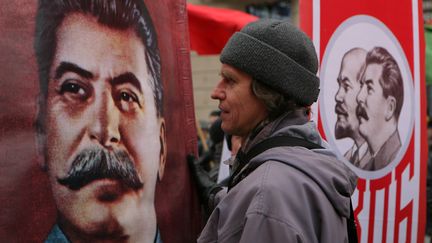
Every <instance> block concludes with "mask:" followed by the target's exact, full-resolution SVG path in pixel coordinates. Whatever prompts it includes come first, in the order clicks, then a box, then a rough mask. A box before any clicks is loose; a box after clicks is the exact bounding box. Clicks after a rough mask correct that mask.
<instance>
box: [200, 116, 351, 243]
mask: <svg viewBox="0 0 432 243" xmlns="http://www.w3.org/2000/svg"><path fill="white" fill-rule="evenodd" d="M302 112H303V111H298V112H292V113H288V114H285V115H283V116H281V117H280V118H279V119H277V120H275V121H273V122H271V123H269V124H267V125H265V127H264V128H262V129H260V131H259V132H258V134H257V135H256V136H254V137H253V138H252V139H249V140H248V141H247V142H246V143H245V145H244V146H243V149H244V152H247V151H248V150H249V149H250V148H251V147H252V146H253V145H255V144H256V143H258V142H260V141H262V140H263V139H265V138H268V137H271V136H279V135H290V136H295V137H299V138H303V139H306V140H308V141H310V142H314V143H316V144H319V145H321V146H322V147H325V148H328V145H327V144H326V143H325V141H324V140H322V138H321V136H320V135H319V133H318V131H317V129H316V125H315V124H314V123H313V122H308V121H307V117H306V116H305V115H303V114H302ZM255 160H259V161H266V162H265V163H263V164H262V165H261V166H259V167H258V168H256V169H255V170H254V171H253V172H252V173H250V174H249V175H248V176H247V177H246V178H244V179H243V180H242V181H240V182H239V183H238V184H237V185H236V186H235V187H233V188H232V189H231V190H230V191H229V192H228V193H227V194H226V195H225V196H224V197H223V199H222V200H221V201H220V202H219V203H218V205H217V207H216V208H215V209H214V211H213V213H212V214H211V216H210V218H209V220H208V221H207V224H206V226H205V227H204V229H203V231H202V233H201V235H200V237H199V239H198V242H222V243H231V242H233V243H234V242H244V243H260V242H262V243H268V242H272V243H277V242H284V243H285V242H288V243H291V242H292V243H295V242H306V243H314V242H321V243H339V242H341V243H342V242H348V237H347V226H346V223H347V219H348V218H349V216H350V195H351V194H352V193H353V191H354V188H355V186H356V179H357V177H356V176H355V174H354V173H353V172H352V171H351V170H350V169H349V168H348V167H347V166H346V165H345V164H343V163H342V162H341V161H339V160H338V159H337V158H336V156H335V155H334V154H333V153H332V152H331V150H329V149H314V150H308V149H306V148H303V147H277V148H272V149H270V150H267V151H265V152H263V153H261V154H260V155H258V156H256V157H255V158H254V159H252V160H251V161H250V162H253V161H255ZM279 161H284V162H285V163H281V162H279Z"/></svg>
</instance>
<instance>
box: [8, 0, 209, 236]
mask: <svg viewBox="0 0 432 243" xmlns="http://www.w3.org/2000/svg"><path fill="white" fill-rule="evenodd" d="M0 32H1V33H2V34H1V36H2V37H1V38H0V50H1V53H2V54H1V56H0V67H1V68H0V76H1V78H0V83H1V86H2V87H3V89H2V91H1V95H0V97H1V98H0V100H1V101H0V110H1V113H0V114H1V116H0V124H1V126H0V127H1V129H0V139H1V142H0V168H1V170H0V181H1V183H0V215H1V216H0V241H2V242H44V241H45V240H47V241H46V242H56V241H58V240H60V239H63V238H66V239H68V240H70V241H72V242H73V241H78V240H81V241H83V242H95V241H96V240H103V239H118V240H129V241H132V242H160V240H162V241H163V242H166V243H170V242H172V243H177V242H185V243H186V242H192V241H194V240H195V239H196V238H197V235H198V233H199V231H200V227H201V223H202V222H201V217H200V215H199V211H200V210H199V209H200V205H199V203H198V199H197V197H196V196H195V188H194V186H193V185H192V183H191V180H190V176H189V173H188V168H187V164H186V159H185V158H186V154H187V153H191V152H194V151H196V131H195V119H194V105H193V95H192V82H191V78H190V77H191V76H190V59H189V39H188V35H187V33H188V32H187V15H186V3H185V1H181V0H178V1H177V0H160V1H149V0H145V3H144V2H143V1H141V0H127V1H126V0H125V1H79V0H76V1H62V0H40V1H30V0H19V1H3V2H2V8H1V10H0ZM62 237H63V238H62Z"/></svg>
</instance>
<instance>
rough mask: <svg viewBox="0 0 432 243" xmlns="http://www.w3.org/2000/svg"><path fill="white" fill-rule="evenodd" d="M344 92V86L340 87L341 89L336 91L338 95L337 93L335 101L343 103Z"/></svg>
mask: <svg viewBox="0 0 432 243" xmlns="http://www.w3.org/2000/svg"><path fill="white" fill-rule="evenodd" d="M342 93H343V91H342V88H341V87H339V89H338V91H337V92H336V95H335V101H336V102H338V103H342V101H343V95H342Z"/></svg>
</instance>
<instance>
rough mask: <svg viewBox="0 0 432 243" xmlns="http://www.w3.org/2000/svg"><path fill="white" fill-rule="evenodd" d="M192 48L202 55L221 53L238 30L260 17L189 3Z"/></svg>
mask: <svg viewBox="0 0 432 243" xmlns="http://www.w3.org/2000/svg"><path fill="white" fill-rule="evenodd" d="M187 11H188V15H189V35H190V43H191V49H192V50H194V51H196V52H198V54H200V55H211V54H219V53H220V52H221V50H222V48H223V47H224V46H225V43H226V42H227V41H228V39H229V38H230V37H231V35H232V34H234V33H235V32H236V31H239V30H240V29H241V28H242V27H243V26H245V25H246V24H248V23H250V22H252V21H255V20H257V19H258V17H256V16H253V15H250V14H247V13H244V12H241V11H237V10H232V9H223V8H213V7H207V6H201V5H192V4H187Z"/></svg>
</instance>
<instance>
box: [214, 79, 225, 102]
mask: <svg viewBox="0 0 432 243" xmlns="http://www.w3.org/2000/svg"><path fill="white" fill-rule="evenodd" d="M210 97H211V98H212V99H215V100H223V99H225V91H224V89H223V87H222V81H220V82H219V83H218V84H217V85H216V87H215V88H214V89H213V90H212V92H211V94H210Z"/></svg>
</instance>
